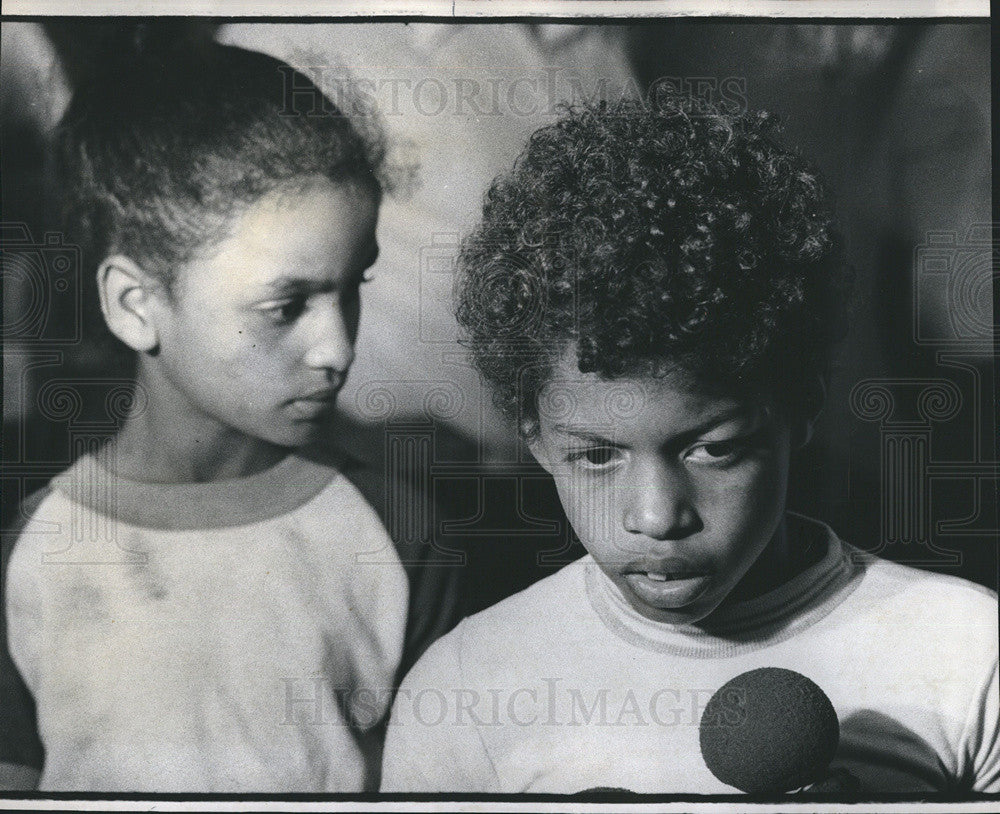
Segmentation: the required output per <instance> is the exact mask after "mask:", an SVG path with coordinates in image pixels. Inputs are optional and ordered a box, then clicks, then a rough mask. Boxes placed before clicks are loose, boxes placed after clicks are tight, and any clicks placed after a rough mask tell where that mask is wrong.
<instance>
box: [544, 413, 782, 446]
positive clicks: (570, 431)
mask: <svg viewBox="0 0 1000 814" xmlns="http://www.w3.org/2000/svg"><path fill="white" fill-rule="evenodd" d="M744 417H746V418H751V419H753V420H755V421H756V420H757V419H764V418H765V417H766V413H765V412H764V411H762V410H748V409H747V408H746V407H744V406H740V405H737V406H735V407H731V408H729V409H726V410H723V411H722V412H720V413H718V414H717V415H714V416H711V417H709V418H707V419H706V420H705V421H703V422H701V423H700V424H697V425H696V426H694V427H691V428H689V429H686V430H682V431H680V432H678V433H676V434H675V435H673V436H672V437H671V438H669V439H667V441H666V444H665V445H668V446H670V445H674V444H678V443H679V444H684V443H686V442H687V441H689V440H691V439H694V438H697V437H698V436H699V435H701V434H702V433H705V432H708V431H709V430H712V429H715V428H716V427H718V426H720V425H722V424H726V423H728V422H730V421H735V420H736V419H739V418H744ZM552 428H553V430H555V431H556V432H559V433H562V434H563V435H571V436H573V437H574V438H580V439H581V440H584V441H589V442H590V443H593V444H602V445H605V446H609V447H622V446H624V444H622V443H621V442H619V441H614V440H612V439H611V438H607V437H606V436H603V435H601V434H600V433H595V432H592V431H590V430H587V429H586V428H584V427H581V426H578V425H574V424H553V425H552Z"/></svg>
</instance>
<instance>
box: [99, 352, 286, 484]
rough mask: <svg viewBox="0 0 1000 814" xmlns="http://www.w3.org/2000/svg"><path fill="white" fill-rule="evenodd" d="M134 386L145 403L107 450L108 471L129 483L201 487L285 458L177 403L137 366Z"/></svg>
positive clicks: (167, 387) (279, 450)
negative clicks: (145, 395)
mask: <svg viewBox="0 0 1000 814" xmlns="http://www.w3.org/2000/svg"><path fill="white" fill-rule="evenodd" d="M136 386H137V388H138V389H139V391H140V392H145V393H146V394H147V395H148V398H147V399H146V400H145V403H144V404H143V406H142V409H140V410H133V411H132V412H131V413H130V414H129V415H128V417H127V418H126V419H125V423H124V424H123V426H122V429H121V430H120V431H119V433H118V435H117V436H116V437H115V438H114V439H113V440H112V441H111V442H110V443H109V444H108V447H107V452H108V455H109V465H110V467H111V468H112V469H113V470H114V471H115V472H116V473H117V474H118V475H120V476H121V477H123V478H126V479H129V480H138V481H147V482H153V483H203V482H207V481H216V480H225V479H229V478H239V477H246V476H248V475H252V474H254V473H256V472H260V471H263V470H265V469H268V468H270V467H272V466H274V464H276V463H277V462H278V461H279V460H281V459H282V458H283V457H285V456H286V455H287V454H288V450H287V449H286V448H284V447H280V446H277V445H275V444H271V443H269V442H267V441H264V440H263V439H260V438H256V437H253V436H250V435H247V434H246V433H244V432H241V431H240V430H237V429H234V428H232V427H228V426H225V425H223V424H221V423H220V422H219V421H217V420H216V419H214V418H212V417H211V416H208V415H206V414H204V413H202V412H200V411H199V410H197V409H194V408H193V407H192V405H191V404H190V402H188V401H186V400H184V399H178V398H177V394H176V390H175V389H174V388H173V386H172V385H171V384H170V383H169V382H168V381H167V380H166V379H165V378H164V377H163V376H162V375H158V372H157V371H155V370H153V369H151V368H150V365H148V364H143V362H142V361H140V365H139V371H138V373H137V376H136Z"/></svg>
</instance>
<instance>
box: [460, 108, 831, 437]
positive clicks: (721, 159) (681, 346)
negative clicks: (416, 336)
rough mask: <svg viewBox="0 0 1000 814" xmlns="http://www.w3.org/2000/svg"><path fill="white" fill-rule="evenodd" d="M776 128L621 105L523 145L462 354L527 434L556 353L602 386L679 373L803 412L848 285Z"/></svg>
mask: <svg viewBox="0 0 1000 814" xmlns="http://www.w3.org/2000/svg"><path fill="white" fill-rule="evenodd" d="M776 129H777V124H776V121H775V119H774V117H773V116H771V115H769V114H767V113H743V114H739V115H730V114H725V113H722V112H719V111H717V110H708V111H699V113H698V114H697V115H694V114H692V113H691V112H689V111H685V109H684V108H683V107H682V106H680V105H679V104H677V103H676V102H672V101H667V100H664V101H662V102H658V103H656V104H651V103H650V102H648V101H640V100H622V101H619V102H603V101H602V102H593V103H588V104H584V105H581V106H575V107H568V108H565V109H564V115H563V116H562V117H561V118H560V119H559V120H558V121H556V122H555V123H554V124H551V125H549V126H546V127H543V128H541V129H540V130H538V131H536V132H535V133H534V135H532V137H531V139H530V141H529V142H528V145H527V147H526V148H525V150H524V152H523V153H522V154H521V156H520V157H519V158H518V160H517V162H516V163H515V165H514V168H513V169H512V171H511V172H510V173H508V174H505V175H502V176H500V177H499V178H497V179H496V180H495V181H494V182H493V185H492V187H491V188H490V190H489V192H488V193H487V195H486V200H485V205H484V209H483V219H482V222H481V223H480V224H479V226H478V227H477V228H476V229H475V231H473V233H472V234H471V235H469V236H468V237H467V238H466V239H465V241H464V242H463V245H462V249H461V252H460V256H459V269H460V273H459V279H458V283H457V317H458V320H459V323H460V324H461V326H462V327H463V328H464V329H465V332H466V340H465V341H466V342H467V344H468V346H469V347H470V348H471V352H472V356H473V359H474V361H475V363H476V365H477V367H478V368H479V370H480V372H481V374H482V375H483V377H484V379H485V380H486V381H487V382H488V383H489V384H490V385H491V386H492V387H493V389H494V396H495V401H496V404H497V406H498V407H499V408H500V409H501V410H502V411H503V412H504V413H505V414H507V415H508V416H509V417H510V418H512V419H514V420H516V421H517V422H518V426H519V427H520V428H521V429H522V431H525V432H527V433H528V434H531V433H533V432H534V430H535V429H537V397H538V393H539V390H540V389H541V388H542V387H543V386H544V384H545V383H546V381H547V378H548V377H549V375H550V374H551V370H552V367H553V365H554V364H555V363H556V362H557V361H558V360H559V359H560V358H561V357H562V355H563V354H564V353H566V352H575V354H576V360H577V363H578V366H579V369H580V371H581V372H582V373H590V372H596V373H597V374H599V375H601V376H604V377H606V378H609V379H616V378H622V377H633V376H635V377H641V376H659V375H664V374H666V373H669V372H680V373H683V374H684V375H686V376H688V377H690V378H693V379H694V381H695V382H696V383H697V384H698V385H699V386H702V387H705V388H706V389H708V390H711V391H717V392H724V393H733V394H740V395H751V394H753V395H765V396H766V395H770V396H772V397H775V398H776V400H777V401H778V402H779V404H782V405H784V406H785V407H788V408H790V409H792V410H798V409H804V408H808V407H809V406H810V403H809V402H810V399H811V400H812V401H814V400H815V395H814V394H815V392H816V388H815V385H814V382H815V380H816V375H817V374H824V373H825V372H826V370H827V368H828V365H829V357H830V352H831V348H832V345H833V343H834V341H835V340H836V339H838V338H839V337H840V335H841V334H842V332H843V303H844V301H845V299H846V296H845V295H846V293H847V287H848V281H849V275H848V274H847V272H846V269H845V268H844V266H843V263H842V260H841V250H840V244H839V240H838V238H837V236H836V234H835V231H834V228H833V225H832V222H831V216H830V214H829V211H828V209H827V205H826V201H825V193H824V190H823V187H822V185H821V183H820V181H819V179H818V178H817V175H816V173H815V172H814V171H812V170H810V169H809V168H808V167H806V166H805V165H804V164H803V162H802V161H801V160H800V159H799V158H798V156H797V155H796V154H795V153H793V152H791V151H789V150H788V149H785V148H784V147H782V146H781V145H780V144H779V143H778V142H777V141H776V140H775V132H776Z"/></svg>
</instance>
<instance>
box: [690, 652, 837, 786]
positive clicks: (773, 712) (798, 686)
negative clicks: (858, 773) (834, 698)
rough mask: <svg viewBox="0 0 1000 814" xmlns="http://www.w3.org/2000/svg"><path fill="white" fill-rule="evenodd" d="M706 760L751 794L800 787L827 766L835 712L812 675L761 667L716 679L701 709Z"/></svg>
mask: <svg viewBox="0 0 1000 814" xmlns="http://www.w3.org/2000/svg"><path fill="white" fill-rule="evenodd" d="M699 737H700V741H701V754H702V757H703V758H704V759H705V765H707V766H708V768H709V770H710V771H711V772H712V774H714V775H715V776H716V777H717V778H718V779H719V780H721V781H722V782H723V783H726V784H727V785H730V786H735V787H736V788H738V789H740V790H741V791H745V792H747V793H750V794H760V793H768V792H770V793H779V792H786V791H791V790H793V789H799V788H802V787H803V786H807V785H809V784H810V783H814V782H816V781H817V780H820V779H821V778H822V777H823V776H824V775H825V773H826V771H827V768H828V766H829V765H830V761H831V760H833V755H834V753H835V752H836V751H837V743H838V741H839V740H840V724H839V723H838V721H837V713H836V711H835V710H834V708H833V704H832V703H830V699H829V698H827V696H826V693H824V692H823V690H821V689H820V688H819V687H818V686H817V685H816V684H815V682H813V681H811V680H810V679H808V678H806V677H805V676H804V675H802V674H801V673H797V672H795V671H794V670H784V669H781V668H779V667H762V668H760V669H757V670H750V671H749V672H746V673H742V674H740V675H738V676H736V677H735V678H733V679H731V680H730V681H727V682H726V683H725V684H723V685H722V686H721V687H720V688H719V689H718V690H717V691H716V693H715V694H714V695H713V696H712V697H711V699H710V700H709V702H708V704H707V705H706V706H705V711H704V712H703V713H702V716H701V723H700V730H699Z"/></svg>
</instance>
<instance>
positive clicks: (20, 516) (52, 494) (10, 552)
mask: <svg viewBox="0 0 1000 814" xmlns="http://www.w3.org/2000/svg"><path fill="white" fill-rule="evenodd" d="M71 520H72V517H71V510H70V504H69V503H68V500H67V498H66V496H65V495H64V494H63V493H62V492H61V491H60V490H59V489H58V488H56V485H55V481H52V482H50V483H48V484H47V485H45V486H43V487H42V488H41V489H38V490H37V491H35V492H32V493H31V494H30V495H28V496H27V497H26V498H24V499H23V500H22V501H20V503H18V504H17V508H16V510H15V514H14V516H13V517H10V518H4V525H3V563H4V576H5V577H6V578H7V579H8V580H9V579H10V572H11V570H12V569H17V567H18V565H19V563H21V562H22V561H24V560H25V559H27V558H30V559H35V558H34V557H32V556H31V555H29V554H27V550H28V549H32V550H34V549H37V548H40V547H41V548H46V549H47V548H49V547H51V545H52V539H53V535H55V534H58V533H59V532H60V531H65V529H66V523H68V522H70V521H71Z"/></svg>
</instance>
